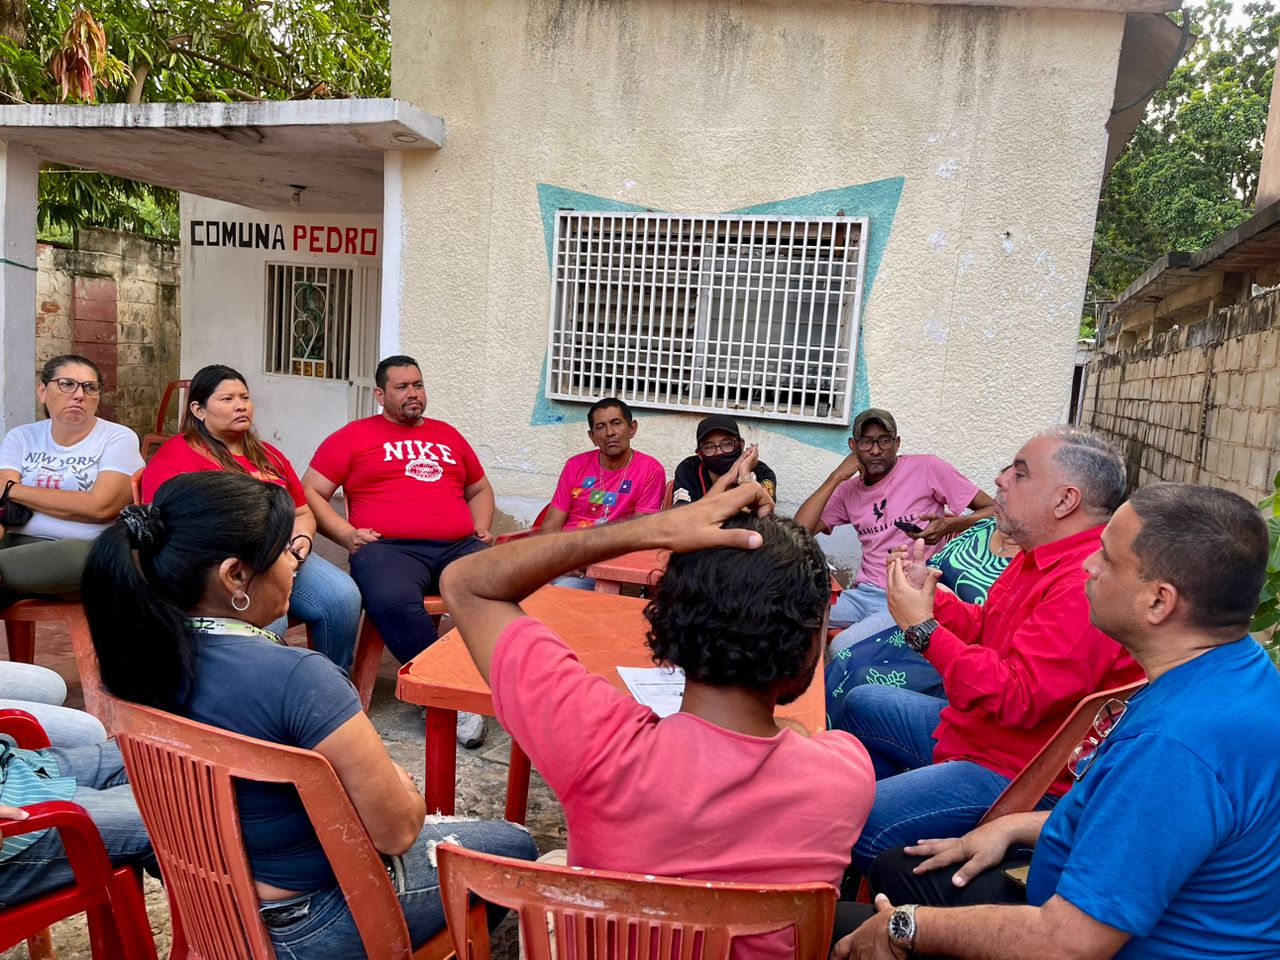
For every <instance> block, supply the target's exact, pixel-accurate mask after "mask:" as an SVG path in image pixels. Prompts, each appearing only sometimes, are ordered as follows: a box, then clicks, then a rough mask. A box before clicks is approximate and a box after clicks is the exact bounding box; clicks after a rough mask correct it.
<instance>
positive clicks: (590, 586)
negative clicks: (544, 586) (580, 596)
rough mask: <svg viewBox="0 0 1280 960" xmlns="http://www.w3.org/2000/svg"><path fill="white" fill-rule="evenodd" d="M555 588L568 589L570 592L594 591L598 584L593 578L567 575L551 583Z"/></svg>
mask: <svg viewBox="0 0 1280 960" xmlns="http://www.w3.org/2000/svg"><path fill="white" fill-rule="evenodd" d="M550 585H551V586H553V587H567V588H569V589H570V590H594V589H595V588H596V582H595V580H593V579H592V578H591V577H575V576H573V575H572V574H568V573H566V574H565V575H564V576H563V577H556V578H555V579H554V580H552V581H551V584H550Z"/></svg>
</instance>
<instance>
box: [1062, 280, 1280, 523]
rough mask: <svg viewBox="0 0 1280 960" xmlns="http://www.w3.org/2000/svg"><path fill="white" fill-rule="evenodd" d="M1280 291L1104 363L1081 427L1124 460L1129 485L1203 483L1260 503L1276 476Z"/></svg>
mask: <svg viewBox="0 0 1280 960" xmlns="http://www.w3.org/2000/svg"><path fill="white" fill-rule="evenodd" d="M1277 398H1280V291H1278V292H1275V293H1270V294H1266V295H1265V296H1261V297H1257V298H1255V299H1253V300H1251V301H1249V302H1248V303H1244V304H1240V305H1239V306H1234V307H1229V308H1227V309H1225V310H1219V311H1218V312H1217V313H1215V314H1213V315H1212V316H1210V317H1209V318H1208V319H1207V320H1204V321H1202V322H1200V323H1196V324H1193V325H1191V326H1187V327H1182V328H1180V329H1177V330H1172V331H1169V332H1167V333H1163V334H1159V335H1157V336H1156V337H1155V338H1154V339H1153V340H1151V341H1148V342H1147V343H1145V344H1141V345H1138V346H1135V347H1130V348H1128V349H1125V350H1120V351H1118V352H1116V353H1113V354H1105V355H1103V356H1100V357H1098V358H1097V359H1096V360H1094V362H1093V363H1091V364H1090V365H1089V372H1088V387H1087V395H1086V399H1085V423H1086V424H1088V425H1091V426H1093V427H1094V428H1095V429H1097V430H1099V431H1101V432H1102V433H1104V434H1106V435H1107V436H1109V437H1111V438H1112V439H1113V440H1114V441H1115V442H1116V443H1117V445H1118V446H1119V447H1120V448H1121V449H1122V450H1124V451H1125V455H1126V459H1127V460H1128V465H1129V482H1130V483H1131V484H1132V485H1136V486H1142V485H1145V484H1148V483H1152V482H1155V481H1158V480H1172V481H1177V482H1189V483H1206V484H1209V485H1211V486H1215V487H1221V488H1223V489H1225V490H1230V491H1232V492H1234V493H1238V494H1240V495H1241V496H1243V497H1246V498H1247V499H1249V500H1259V499H1261V498H1262V497H1264V496H1265V495H1266V494H1268V493H1269V492H1270V491H1271V483H1272V478H1273V477H1274V476H1275V474H1276V471H1277V470H1280V454H1278V453H1277V449H1278V448H1280V405H1278V402H1277Z"/></svg>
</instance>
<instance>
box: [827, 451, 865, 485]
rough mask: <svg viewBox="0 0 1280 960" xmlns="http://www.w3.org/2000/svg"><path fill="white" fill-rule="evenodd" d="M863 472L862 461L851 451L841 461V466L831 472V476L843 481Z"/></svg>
mask: <svg viewBox="0 0 1280 960" xmlns="http://www.w3.org/2000/svg"><path fill="white" fill-rule="evenodd" d="M861 472H862V461H861V460H859V459H858V455H857V454H856V453H854V452H852V451H851V452H850V453H849V455H848V456H847V457H845V458H844V459H843V460H841V461H840V466H838V467H836V468H835V470H833V471H832V472H831V476H832V477H834V478H835V479H837V480H839V481H840V482H841V483H843V482H844V481H846V480H852V479H853V478H854V477H856V476H857V475H858V474H859V473H861Z"/></svg>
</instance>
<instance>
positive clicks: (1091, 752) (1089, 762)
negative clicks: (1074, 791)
mask: <svg viewBox="0 0 1280 960" xmlns="http://www.w3.org/2000/svg"><path fill="white" fill-rule="evenodd" d="M1127 709H1129V705H1128V704H1127V703H1125V701H1123V700H1117V699H1115V698H1114V697H1112V698H1111V699H1110V700H1108V701H1107V702H1106V703H1104V704H1103V705H1102V706H1101V707H1099V708H1098V713H1097V715H1096V716H1095V717H1094V718H1093V732H1092V733H1089V734H1086V735H1085V738H1084V739H1083V740H1081V741H1080V745H1079V746H1078V747H1076V748H1075V749H1074V750H1072V751H1071V758H1070V759H1069V760H1067V772H1068V773H1069V774H1071V776H1073V777H1074V778H1075V780H1076V782H1077V783H1079V782H1080V780H1082V779H1083V778H1084V775H1085V774H1086V773H1088V772H1089V768H1090V767H1091V766H1093V761H1094V760H1096V759H1098V748H1099V747H1101V746H1102V741H1103V740H1105V739H1107V737H1109V736H1110V735H1111V734H1112V733H1113V732H1114V731H1115V729H1116V727H1117V726H1119V725H1120V719H1121V718H1122V717H1123V716H1124V713H1125V711H1126V710H1127Z"/></svg>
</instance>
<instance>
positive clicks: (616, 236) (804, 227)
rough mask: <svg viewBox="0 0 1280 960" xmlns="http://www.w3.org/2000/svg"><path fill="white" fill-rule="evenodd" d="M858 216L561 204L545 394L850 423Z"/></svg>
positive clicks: (859, 265) (858, 294)
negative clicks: (600, 209) (603, 209)
mask: <svg viewBox="0 0 1280 960" xmlns="http://www.w3.org/2000/svg"><path fill="white" fill-rule="evenodd" d="M866 234H867V221H866V219H865V218H861V217H761V216H730V215H723V214H722V215H716V216H681V215H675V214H662V213H592V212H583V211H573V210H561V211H560V212H559V213H558V214H557V216H556V225H555V239H554V247H553V249H554V253H555V259H554V264H553V272H552V284H551V319H550V350H549V351H548V360H547V396H548V397H550V398H553V399H557V400H581V401H594V400H597V399H599V398H600V397H605V396H617V397H622V398H623V399H625V400H627V401H628V402H629V403H631V404H632V405H634V406H638V407H653V408H657V409H675V410H691V411H705V412H712V413H714V412H726V413H736V414H742V415H744V416H751V417H763V418H768V419H778V420H799V421H805V422H811V423H832V424H837V423H838V424H844V423H848V422H849V414H850V409H849V408H850V404H851V402H852V394H853V375H854V351H855V349H856V346H857V342H858V323H859V317H860V314H861V303H862V275H863V270H864V266H865V261H866Z"/></svg>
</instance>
